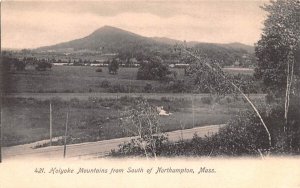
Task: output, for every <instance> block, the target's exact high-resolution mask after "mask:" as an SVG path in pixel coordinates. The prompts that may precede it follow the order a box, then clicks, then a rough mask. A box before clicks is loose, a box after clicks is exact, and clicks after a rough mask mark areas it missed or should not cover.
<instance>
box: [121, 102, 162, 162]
mask: <svg viewBox="0 0 300 188" xmlns="http://www.w3.org/2000/svg"><path fill="white" fill-rule="evenodd" d="M121 117H122V118H121V127H123V128H124V130H125V132H126V133H127V134H129V135H131V136H136V138H135V139H132V141H131V142H130V143H127V144H124V145H121V146H120V150H119V153H124V154H127V153H130V154H141V153H143V154H144V155H145V156H146V157H150V156H153V157H156V155H157V149H158V148H159V147H160V145H161V144H162V143H163V142H164V140H165V139H166V138H165V136H164V134H163V133H162V132H161V130H160V127H161V125H160V122H159V119H158V113H157V110H156V108H155V107H153V106H151V105H150V104H149V103H148V102H147V101H146V100H145V99H143V98H140V99H138V100H136V101H135V102H134V106H133V107H131V108H129V109H126V110H125V111H124V112H122V114H121Z"/></svg>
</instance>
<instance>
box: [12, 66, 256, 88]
mask: <svg viewBox="0 0 300 188" xmlns="http://www.w3.org/2000/svg"><path fill="white" fill-rule="evenodd" d="M96 69H97V67H89V66H53V67H52V70H49V71H36V70H34V68H32V67H27V68H26V70H25V71H20V72H15V73H11V74H9V75H10V77H9V79H7V80H6V82H9V84H8V85H9V92H12V93H22V92H32V93H87V92H115V91H116V90H118V92H122V90H124V91H123V92H130V93H133V92H143V91H144V87H145V86H146V84H151V85H152V87H157V88H160V90H161V88H164V87H165V85H166V84H165V83H161V82H159V81H145V80H136V74H137V68H123V67H122V68H120V69H119V71H118V75H111V74H109V73H108V70H107V68H106V67H102V70H103V71H102V72H96ZM171 70H172V71H176V72H177V78H179V79H180V78H183V76H184V69H177V68H174V69H171ZM226 71H227V72H229V73H233V74H236V73H242V74H250V73H251V70H248V69H247V70H244V69H240V70H239V69H233V70H232V69H226ZM104 80H106V81H108V82H109V85H110V86H104V85H103V81H104ZM111 86H118V87H124V86H126V88H125V89H124V88H114V87H111Z"/></svg>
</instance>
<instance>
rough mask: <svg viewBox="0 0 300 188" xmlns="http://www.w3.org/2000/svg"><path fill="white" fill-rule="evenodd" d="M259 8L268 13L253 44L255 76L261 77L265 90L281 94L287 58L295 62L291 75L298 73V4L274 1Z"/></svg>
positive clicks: (283, 92)
mask: <svg viewBox="0 0 300 188" xmlns="http://www.w3.org/2000/svg"><path fill="white" fill-rule="evenodd" d="M263 8H264V10H266V11H267V12H268V13H269V15H268V18H267V20H266V21H265V28H264V30H263V34H262V37H261V39H260V40H259V41H258V43H257V45H256V47H255V53H256V56H257V58H258V67H257V68H256V69H255V76H256V78H258V79H262V80H263V83H264V86H265V88H266V90H267V91H268V92H273V93H274V94H275V95H277V96H283V95H284V94H285V91H286V83H287V78H288V77H287V74H290V70H291V69H290V70H288V65H289V64H291V62H290V61H295V64H294V74H295V75H298V76H299V73H300V69H299V61H300V58H299V55H298V56H297V54H299V53H300V20H299V17H300V4H299V1H297V0H290V1H287V0H277V1H272V2H271V4H269V5H266V6H264V7H263ZM290 68H291V67H290Z"/></svg>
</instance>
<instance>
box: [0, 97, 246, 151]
mask: <svg viewBox="0 0 300 188" xmlns="http://www.w3.org/2000/svg"><path fill="white" fill-rule="evenodd" d="M132 100H134V99H133V98H130V97H126V98H119V99H118V100H115V99H89V100H78V99H72V100H71V101H63V100H60V99H59V98H56V99H52V109H53V137H59V136H63V135H64V130H65V127H64V126H65V120H66V113H67V111H69V117H70V118H69V132H68V135H69V139H68V144H71V143H80V142H87V141H98V140H106V139H112V138H118V137H124V136H127V135H126V134H125V133H124V131H123V129H122V128H121V127H120V126H119V114H120V112H121V111H122V110H124V108H125V107H129V106H130V105H132ZM49 102H50V101H49V100H45V101H40V100H36V99H33V98H29V99H24V98H10V99H6V100H4V105H3V109H2V117H3V120H2V122H3V145H4V146H12V145H18V144H25V143H30V142H35V141H39V140H45V139H48V138H49ZM149 102H150V104H152V105H155V106H164V107H165V108H169V109H170V112H171V113H173V114H172V115H171V116H168V117H160V121H161V123H162V129H163V131H172V130H178V129H181V125H180V123H182V124H183V125H184V127H185V128H191V127H193V126H203V125H209V124H221V123H226V122H227V121H228V120H229V119H230V117H231V116H232V115H236V114H237V113H238V112H239V111H241V110H244V109H245V108H247V104H245V103H244V102H243V101H242V100H238V101H233V102H230V103H223V104H219V103H215V102H213V103H212V104H211V105H209V104H203V103H202V102H201V100H195V101H194V102H193V104H194V114H195V116H194V122H195V123H194V125H193V115H192V114H193V113H192V102H191V101H190V100H189V99H170V100H166V99H164V100H158V99H151V100H149ZM229 105H231V107H230V108H229V107H228V106H229Z"/></svg>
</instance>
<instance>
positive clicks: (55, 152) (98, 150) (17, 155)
mask: <svg viewBox="0 0 300 188" xmlns="http://www.w3.org/2000/svg"><path fill="white" fill-rule="evenodd" d="M223 126H225V124H222V125H209V126H203V127H196V128H193V129H185V130H178V131H172V132H167V135H168V138H169V140H170V141H172V142H174V141H178V140H180V139H185V140H187V139H191V138H192V137H193V136H194V134H197V135H198V136H200V137H203V136H205V135H208V136H209V135H212V134H214V133H216V132H218V131H219V128H220V127H223ZM131 138H132V137H125V138H116V139H111V140H103V141H98V142H86V143H81V144H72V145H67V155H66V157H67V158H81V159H89V158H96V157H104V156H106V155H108V154H109V152H110V151H111V150H112V149H118V146H119V145H120V144H122V143H124V142H127V141H130V139H131ZM32 146H33V144H25V145H19V146H12V147H4V148H3V160H4V161H5V160H9V159H25V158H29V157H38V158H48V159H55V158H63V148H64V147H63V146H51V147H45V148H38V149H32V148H31V147H32Z"/></svg>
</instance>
